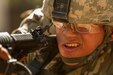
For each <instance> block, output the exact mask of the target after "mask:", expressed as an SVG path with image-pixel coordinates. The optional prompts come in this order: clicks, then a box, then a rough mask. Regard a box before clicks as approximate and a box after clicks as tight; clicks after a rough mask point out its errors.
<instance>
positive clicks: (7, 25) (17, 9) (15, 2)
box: [0, 0, 43, 33]
mask: <svg viewBox="0 0 113 75" xmlns="http://www.w3.org/2000/svg"><path fill="white" fill-rule="evenodd" d="M42 3H43V0H1V2H0V32H9V33H11V32H12V31H13V30H14V29H16V28H18V27H19V24H20V22H21V21H22V20H23V18H24V17H25V16H23V13H24V12H26V11H28V10H31V9H35V8H39V7H41V6H42Z"/></svg>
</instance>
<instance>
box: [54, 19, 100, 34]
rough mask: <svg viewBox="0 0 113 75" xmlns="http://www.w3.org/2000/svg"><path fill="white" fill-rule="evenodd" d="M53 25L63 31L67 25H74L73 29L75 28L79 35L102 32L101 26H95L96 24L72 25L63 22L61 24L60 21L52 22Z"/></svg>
mask: <svg viewBox="0 0 113 75" xmlns="http://www.w3.org/2000/svg"><path fill="white" fill-rule="evenodd" d="M52 22H53V24H54V25H55V27H57V28H59V29H61V28H63V27H64V25H65V26H67V25H69V24H70V26H71V25H74V26H73V27H75V30H76V31H77V32H79V33H98V32H100V30H99V26H98V25H94V24H76V23H75V24H71V23H68V24H66V23H63V22H59V21H52Z"/></svg>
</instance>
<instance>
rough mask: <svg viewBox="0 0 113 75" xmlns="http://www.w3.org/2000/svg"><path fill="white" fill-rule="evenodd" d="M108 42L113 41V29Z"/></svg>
mask: <svg viewBox="0 0 113 75" xmlns="http://www.w3.org/2000/svg"><path fill="white" fill-rule="evenodd" d="M110 41H113V29H112V34H111V37H110Z"/></svg>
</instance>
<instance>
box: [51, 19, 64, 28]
mask: <svg viewBox="0 0 113 75" xmlns="http://www.w3.org/2000/svg"><path fill="white" fill-rule="evenodd" d="M52 22H53V24H54V25H55V27H57V28H59V29H60V28H62V27H63V25H64V23H63V22H59V21H52Z"/></svg>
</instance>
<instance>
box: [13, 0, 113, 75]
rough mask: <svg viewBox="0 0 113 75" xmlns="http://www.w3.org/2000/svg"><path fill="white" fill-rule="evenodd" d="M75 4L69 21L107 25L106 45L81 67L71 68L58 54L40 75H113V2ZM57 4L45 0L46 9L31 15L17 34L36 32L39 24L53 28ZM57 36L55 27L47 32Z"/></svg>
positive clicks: (80, 0)
mask: <svg viewBox="0 0 113 75" xmlns="http://www.w3.org/2000/svg"><path fill="white" fill-rule="evenodd" d="M71 1H72V2H71V7H70V12H69V18H68V20H69V22H70V23H73V22H76V23H85V24H89V23H94V24H101V25H105V30H106V33H105V39H104V41H103V44H102V45H100V46H99V47H98V48H97V49H96V52H94V53H93V54H91V55H90V56H89V57H88V58H87V59H86V60H87V61H89V62H87V63H86V64H84V65H80V66H79V65H77V66H75V67H69V66H67V65H65V64H64V63H63V62H62V60H61V58H60V57H59V54H57V55H56V56H55V57H54V58H53V59H52V60H51V62H49V63H48V64H46V65H45V66H44V69H43V70H42V71H41V72H40V75H113V71H112V69H113V52H112V48H111V44H112V42H109V41H108V40H109V37H110V35H111V31H110V30H111V28H112V26H113V25H112V24H113V23H112V22H113V0H71ZM53 2H54V0H44V3H45V4H43V6H42V8H41V9H37V10H35V11H34V12H33V13H32V14H31V15H30V16H28V17H27V18H26V19H25V20H24V21H23V22H22V24H21V26H20V27H19V29H17V30H16V31H15V32H18V31H19V32H21V33H26V32H28V31H29V30H30V29H34V28H35V27H36V26H37V25H41V26H42V27H44V26H45V25H51V24H52V23H51V19H52V15H51V13H52V10H53ZM54 33H55V31H54V26H50V28H49V29H48V30H47V31H46V32H45V34H54ZM31 56H34V58H35V56H36V59H37V60H39V58H38V54H37V52H36V54H33V55H31ZM32 58H33V57H32ZM37 65H38V64H37ZM35 70H36V69H35ZM34 74H36V73H34Z"/></svg>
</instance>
